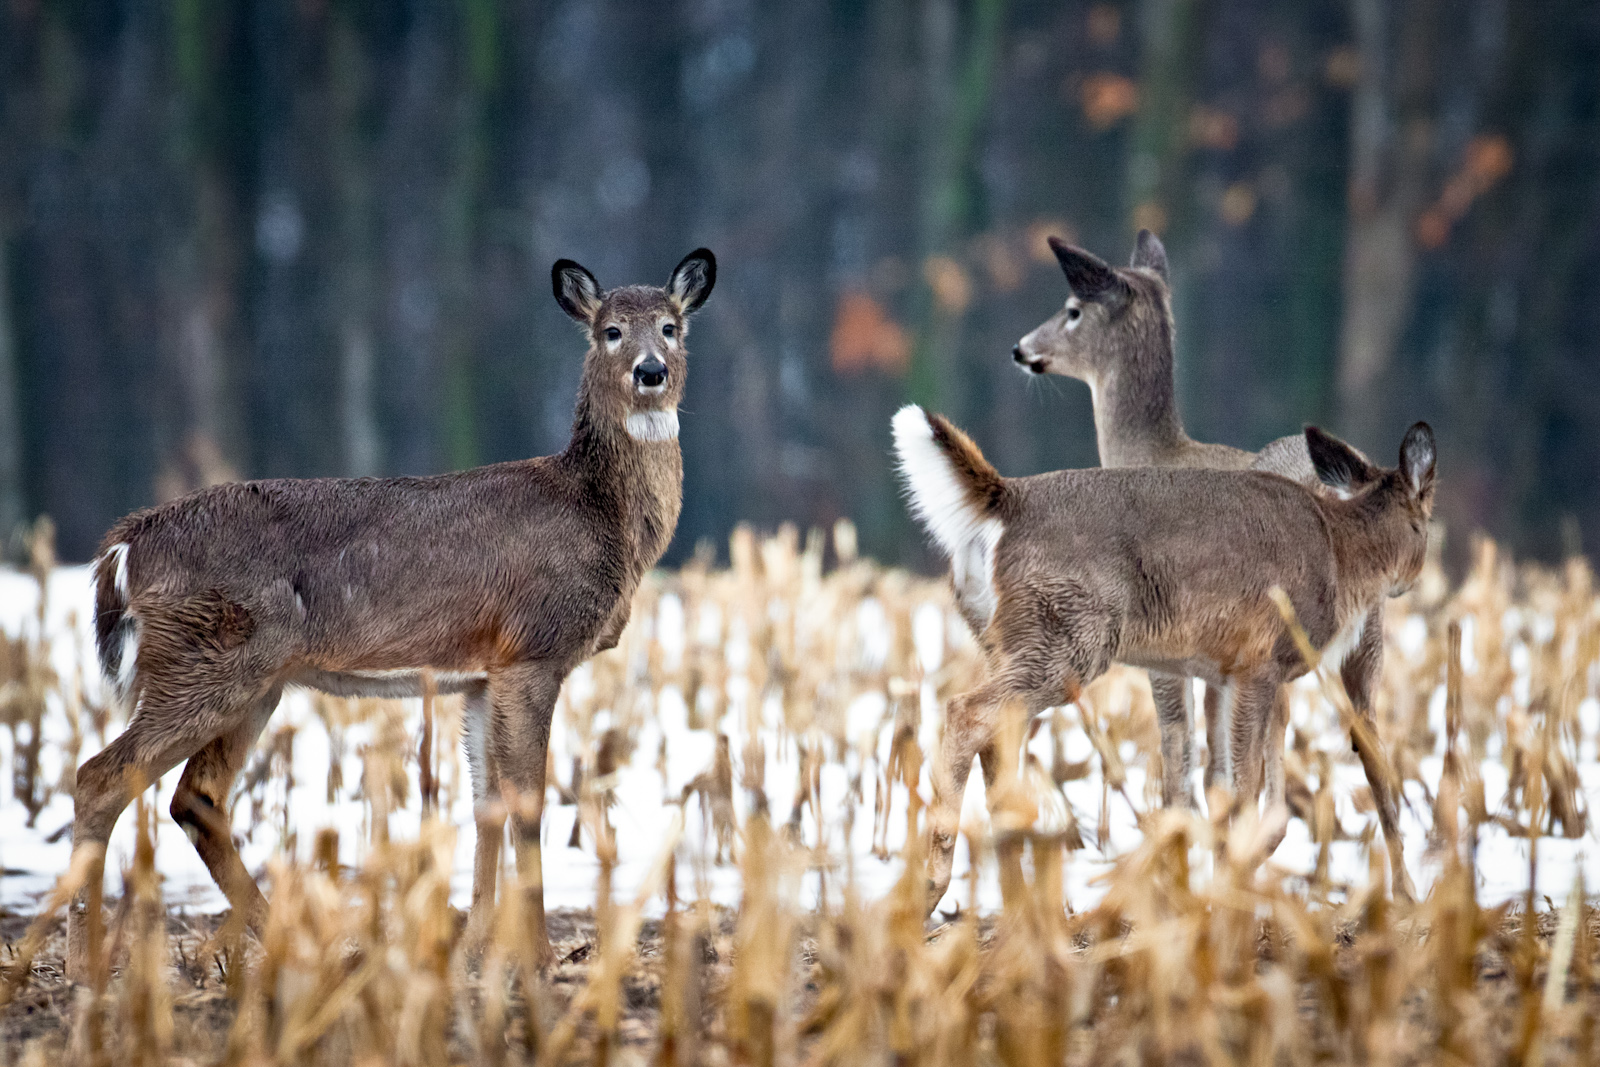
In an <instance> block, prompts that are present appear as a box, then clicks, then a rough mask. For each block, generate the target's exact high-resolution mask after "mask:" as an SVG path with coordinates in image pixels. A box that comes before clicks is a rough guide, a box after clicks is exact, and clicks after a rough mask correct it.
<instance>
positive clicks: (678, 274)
mask: <svg viewBox="0 0 1600 1067" xmlns="http://www.w3.org/2000/svg"><path fill="white" fill-rule="evenodd" d="M551 275H552V283H553V286H554V289H555V297H556V302H557V303H559V304H560V305H561V308H562V310H563V311H565V312H566V313H567V314H568V315H569V316H571V317H572V318H573V319H575V320H577V322H578V323H580V324H581V325H582V326H583V328H584V331H585V333H586V334H587V336H588V338H589V350H588V354H587V355H586V356H585V357H584V365H583V375H582V380H581V383H580V385H579V389H578V402H577V410H576V413H575V415H574V417H573V423H572V438H571V441H570V442H569V444H568V445H567V448H566V451H564V452H562V453H561V454H560V455H555V456H546V457H543V458H540V459H529V460H519V461H516V462H511V463H497V464H494V465H492V466H487V467H479V468H476V469H473V470H467V471H459V472H456V473H452V474H442V475H437V476H433V477H425V478H317V479H304V480H301V479H274V480H270V481H258V482H245V483H241V484H233V485H221V486H216V487H213V488H210V489H205V490H202V491H200V492H198V493H194V494H192V495H190V496H187V497H184V498H182V499H180V500H176V501H174V502H172V503H170V504H164V505H162V506H160V507H156V508H150V509H147V510H144V511H139V512H135V513H134V514H132V515H129V516H128V517H127V518H125V519H123V520H122V521H121V522H119V523H117V525H116V526H114V527H112V529H111V532H110V533H108V534H107V535H106V538H105V542H104V549H103V551H102V553H101V555H100V557H99V560H98V562H97V563H96V567H95V582H96V598H95V636H96V643H97V646H98V649H99V655H100V664H101V667H102V669H103V670H104V671H105V673H106V674H107V676H108V677H110V678H111V679H113V680H114V682H115V683H116V685H117V688H118V690H119V691H120V692H121V693H123V694H124V699H126V700H129V701H131V702H132V705H133V713H132V716H131V718H130V719H129V722H128V726H127V729H125V730H124V731H123V732H122V734H121V736H119V737H118V738H117V739H116V740H115V741H113V742H112V743H111V744H110V745H108V746H106V748H105V749H104V750H103V751H102V752H100V754H98V755H96V756H95V757H94V758H92V759H90V760H88V761H87V762H85V763H84V764H83V766H82V767H80V768H79V769H78V780H77V811H76V817H75V820H74V822H73V847H74V849H75V850H76V849H95V850H98V857H97V859H96V860H95V861H94V862H93V863H92V872H91V874H90V879H91V882H90V884H91V885H98V881H96V880H97V879H99V878H101V877H102V871H103V863H104V848H105V844H106V841H107V839H108V838H109V837H110V835H111V829H112V827H113V825H114V824H115V823H116V821H117V816H118V815H120V814H121V812H122V809H123V808H124V807H126V806H127V804H128V803H129V801H130V799H131V797H132V794H133V792H134V791H136V790H138V789H142V788H143V787H144V786H146V785H148V784H150V783H152V782H154V781H155V780H156V779H157V778H159V777H160V776H161V775H163V774H165V773H166V772H167V771H168V770H170V769H171V768H172V767H174V766H176V765H177V764H179V763H180V762H183V761H184V760H187V761H188V765H187V766H186V767H185V768H184V771H183V775H182V778H181V780H180V782H179V783H178V787H177V789H176V791H175V793H174V795H173V798H172V817H173V818H174V819H175V820H176V821H177V822H178V823H179V824H180V825H182V826H183V828H184V829H185V831H186V832H187V833H188V834H189V837H190V839H191V840H192V841H193V842H194V846H195V848H196V850H198V851H199V853H200V856H201V858H202V859H203V860H204V861H205V864H206V867H207V869H208V870H209V871H210V872H211V876H212V878H214V879H215V880H216V883H217V885H218V887H220V888H221V889H222V891H223V892H224V893H225V894H226V895H227V897H228V900H229V902H230V903H231V904H232V906H233V907H234V909H235V910H236V911H237V912H239V913H240V914H241V915H242V916H243V918H244V919H245V921H246V922H247V923H248V924H249V925H250V927H251V928H252V929H255V930H257V931H258V932H259V929H260V925H261V922H262V920H263V919H264V918H265V915H266V900H265V899H264V898H263V897H262V895H261V891H260V889H259V888H257V886H256V884H255V881H254V879H252V878H251V876H250V873H249V871H248V870H246V869H245V866H244V864H243V862H242V861H241V860H240V858H239V854H238V852H237V851H236V849H235V848H234V844H233V839H232V833H231V821H230V819H229V817H228V810H227V804H228V794H229V790H230V788H231V787H232V784H233V780H234V777H235V776H236V775H237V774H238V772H239V769H240V767H241V765H242V764H243V762H244V760H245V758H246V756H247V755H248V753H249V752H250V749H251V746H252V745H253V744H254V743H255V739H256V737H257V736H258V735H259V734H260V733H261V730H262V728H263V727H264V726H265V725H266V722H267V719H268V718H269V717H271V715H272V712H273V709H274V708H276V707H277V704H278V698H279V696H280V695H281V694H282V692H283V689H284V687H285V686H294V685H299V686H308V687H313V688H317V689H321V690H324V691H328V692H332V693H335V694H338V695H372V696H390V697H392V696H405V695H416V694H417V693H418V692H420V688H421V671H422V669H424V668H428V669H431V670H432V671H434V672H436V676H437V678H438V684H439V689H440V691H441V692H459V693H464V694H465V695H466V739H467V740H466V744H467V752H468V759H469V763H470V765H471V771H472V788H473V798H474V802H475V808H476V819H477V829H478V839H477V852H476V859H475V863H474V872H473V890H472V912H471V917H470V920H469V925H468V935H469V937H472V938H474V939H475V940H481V938H482V936H483V934H484V933H485V932H486V931H487V922H488V920H489V918H490V915H491V913H492V912H493V908H494V896H495V879H496V874H497V872H498V870H499V856H500V843H501V837H502V834H503V832H504V825H505V818H506V814H507V812H508V811H509V813H510V815H511V819H512V827H513V833H514V838H515V842H516V856H517V869H518V874H519V882H520V885H521V889H522V892H523V893H524V895H525V902H526V906H527V908H528V909H529V910H528V913H527V914H528V917H529V920H530V924H531V929H532V936H533V938H534V939H535V945H534V949H535V951H536V952H537V953H539V954H540V956H541V958H542V960H543V961H545V962H550V961H552V960H553V954H552V952H551V949H550V943H549V939H548V936H547V934H546V932H545V921H544V894H543V888H542V879H541V874H540V856H539V823H540V818H541V816H542V811H543V807H544V796H545V758H546V750H547V746H548V743H549V739H550V717H551V712H552V710H553V707H554V704H555V701H556V697H557V695H558V693H559V692H560V689H561V683H562V680H563V679H565V678H566V676H567V674H568V673H569V672H571V670H572V669H573V668H574V667H576V666H577V665H578V664H579V663H582V662H583V661H584V660H585V659H587V658H589V657H590V656H592V655H594V654H595V653H596V652H599V651H601V650H603V649H607V648H611V647H613V646H614V645H615V644H616V643H617V639H618V637H619V636H620V635H621V633H622V629H623V626H624V625H625V624H626V623H627V621H628V612H629V607H630V605H631V602H632V597H633V593H634V590H635V588H636V587H637V586H638V583H639V579H640V577H641V576H642V575H643V573H644V571H645V570H646V569H647V568H649V567H651V566H652V565H654V564H655V562H656V560H657V559H659V558H660V556H661V553H662V552H663V551H664V550H665V549H666V547H667V543H668V542H669V541H670V540H671V539H672V534H673V531H674V529H675V528H676V526H677V522H678V512H679V509H680V508H681V507H682V502H683V457H682V453H681V451H680V450H679V447H678V439H677V438H678V405H679V403H680V401H681V400H682V398H683V389H684V381H685V378H686V377H687V372H688V362H687V358H686V357H687V350H686V349H685V347H684V341H685V339H686V335H687V332H688V316H689V315H690V313H692V312H693V311H695V310H696V309H698V308H699V307H700V306H701V305H702V304H703V303H705V300H706V297H707V296H709V295H710V293H711V288H712V286H713V284H714V283H715V280H716V260H715V259H714V258H713V256H712V255H711V253H710V252H708V251H706V250H705V249H700V250H698V251H695V252H691V253H690V254H689V255H688V256H687V257H685V259H684V260H683V262H682V263H679V264H678V266H677V269H675V270H674V271H673V272H672V277H671V279H670V280H669V281H668V282H667V286H666V288H664V289H658V288H655V287H653V286H642V285H630V286H625V287H623V288H619V289H613V290H611V291H610V292H603V291H602V290H601V288H600V285H599V283H598V282H596V281H595V278H594V275H592V274H590V273H589V272H588V271H587V270H585V269H584V268H583V267H581V266H579V265H578V264H576V263H574V262H572V261H571V260H565V259H564V260H561V261H559V262H557V263H556V264H555V266H554V268H553V269H552V271H551ZM502 801H503V803H502ZM88 898H89V894H88V893H87V892H85V893H83V894H80V896H79V898H78V900H77V901H76V902H75V903H74V906H73V908H72V911H71V917H70V924H69V925H70V932H69V966H70V967H71V968H72V969H73V970H74V972H75V973H77V974H83V973H84V967H85V965H86V962H87V958H86V951H87V937H86V928H87V926H88V925H89V924H87V923H86V922H85V919H86V915H87V900H88ZM95 898H96V899H98V894H95Z"/></svg>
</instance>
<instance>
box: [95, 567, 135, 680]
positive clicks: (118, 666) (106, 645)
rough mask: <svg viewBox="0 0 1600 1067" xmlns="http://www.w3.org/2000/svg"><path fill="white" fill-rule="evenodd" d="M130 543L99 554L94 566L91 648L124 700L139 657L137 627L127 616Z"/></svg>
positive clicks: (101, 667)
mask: <svg viewBox="0 0 1600 1067" xmlns="http://www.w3.org/2000/svg"><path fill="white" fill-rule="evenodd" d="M129 548H130V542H128V541H118V542H117V543H116V544H113V545H111V546H110V547H108V548H107V549H106V550H105V551H104V552H102V553H101V554H100V558H99V559H97V560H95V564H94V647H95V652H96V653H97V654H98V655H99V657H100V672H101V673H102V674H103V675H105V678H106V680H107V681H108V682H110V683H111V684H112V686H113V687H114V688H115V689H116V691H117V695H118V696H119V697H122V696H126V694H127V687H128V681H129V680H130V679H131V678H132V677H133V664H134V659H135V657H136V656H137V654H138V641H139V636H138V625H137V621H136V620H135V619H134V617H133V616H132V615H130V614H129V613H128V551H129Z"/></svg>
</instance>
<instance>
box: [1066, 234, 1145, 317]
mask: <svg viewBox="0 0 1600 1067" xmlns="http://www.w3.org/2000/svg"><path fill="white" fill-rule="evenodd" d="M1050 251H1052V252H1054V253H1055V254H1056V260H1057V261H1058V262H1060V264H1061V269H1062V271H1064V272H1065V273H1066V275H1067V288H1069V289H1071V290H1072V295H1073V296H1076V297H1077V298H1078V299H1079V300H1092V301H1098V302H1100V303H1115V302H1117V301H1119V300H1121V299H1123V298H1125V297H1126V296H1127V287H1128V283H1127V282H1124V281H1123V280H1122V279H1121V278H1119V277H1117V272H1116V271H1114V270H1112V269H1111V266H1110V265H1109V264H1108V263H1106V261H1105V260H1103V259H1101V258H1100V257H1099V256H1096V255H1094V254H1092V253H1090V252H1085V251H1084V250H1083V249H1081V248H1074V247H1073V246H1072V245H1069V244H1067V243H1066V242H1065V241H1063V240H1061V238H1059V237H1052V238H1050Z"/></svg>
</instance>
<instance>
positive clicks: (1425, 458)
mask: <svg viewBox="0 0 1600 1067" xmlns="http://www.w3.org/2000/svg"><path fill="white" fill-rule="evenodd" d="M1434 459H1435V453H1434V447H1433V427H1431V426H1429V425H1428V424H1427V423H1425V422H1419V423H1416V424H1414V425H1413V426H1412V427H1411V429H1409V430H1407V431H1406V437H1405V440H1404V441H1401V442H1400V470H1401V472H1402V473H1403V474H1404V475H1405V476H1406V485H1407V486H1408V487H1409V488H1410V490H1411V494H1412V495H1413V496H1416V497H1423V496H1426V495H1427V494H1428V493H1429V492H1430V491H1431V490H1432V489H1433V465H1434Z"/></svg>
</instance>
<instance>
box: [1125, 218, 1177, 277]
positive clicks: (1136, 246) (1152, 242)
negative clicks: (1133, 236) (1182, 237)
mask: <svg viewBox="0 0 1600 1067" xmlns="http://www.w3.org/2000/svg"><path fill="white" fill-rule="evenodd" d="M1128 266H1130V267H1142V268H1143V269H1145V270H1153V271H1155V272H1156V273H1157V274H1159V275H1161V280H1162V281H1164V282H1167V283H1168V284H1171V281H1172V279H1170V278H1169V277H1167V248H1166V246H1165V245H1163V244H1162V243H1161V238H1159V237H1157V236H1156V235H1155V234H1153V233H1151V232H1150V231H1149V230H1140V231H1139V238H1138V240H1136V241H1134V243H1133V259H1132V260H1131V261H1129V263H1128Z"/></svg>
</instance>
